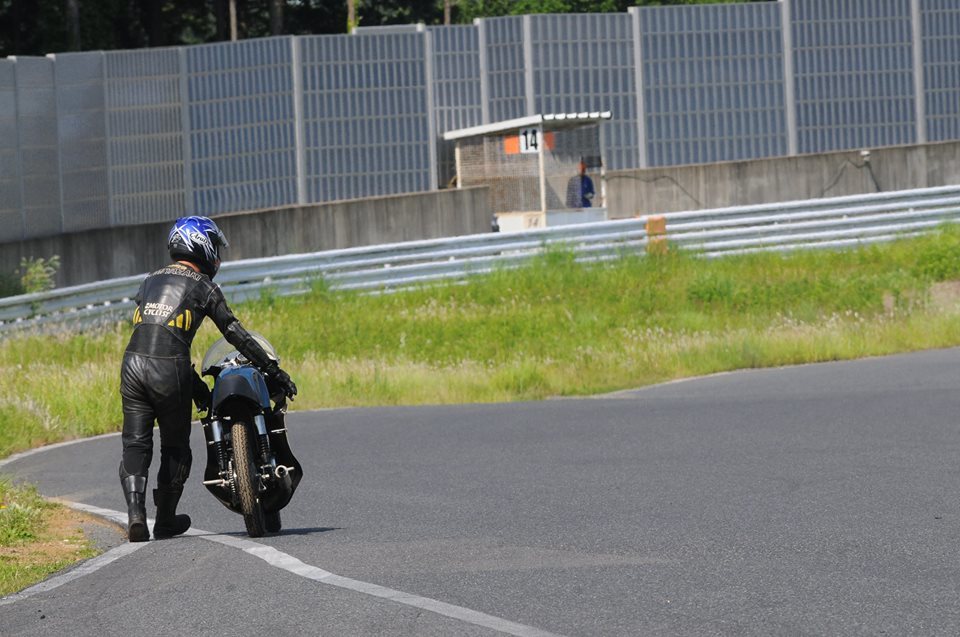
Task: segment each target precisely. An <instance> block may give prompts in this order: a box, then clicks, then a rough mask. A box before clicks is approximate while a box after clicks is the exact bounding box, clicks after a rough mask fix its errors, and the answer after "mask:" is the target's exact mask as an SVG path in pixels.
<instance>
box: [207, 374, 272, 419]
mask: <svg viewBox="0 0 960 637" xmlns="http://www.w3.org/2000/svg"><path fill="white" fill-rule="evenodd" d="M236 397H241V398H246V399H247V400H249V401H250V402H252V403H255V404H257V405H258V406H259V407H260V408H261V409H263V410H265V411H268V410H269V409H270V392H269V391H268V390H267V383H266V382H265V381H264V380H263V375H262V374H260V372H259V371H257V370H256V369H254V368H252V367H231V368H227V369H225V370H223V371H222V372H220V374H219V375H218V376H217V380H216V382H215V383H214V385H213V397H212V399H211V402H212V405H213V411H214V412H216V411H217V408H218V407H219V406H220V405H221V404H223V402H224V401H226V400H228V399H230V398H236Z"/></svg>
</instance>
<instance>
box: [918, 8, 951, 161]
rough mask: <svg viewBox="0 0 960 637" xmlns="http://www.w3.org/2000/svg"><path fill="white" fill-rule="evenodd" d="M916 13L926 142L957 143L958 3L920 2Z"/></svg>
mask: <svg viewBox="0 0 960 637" xmlns="http://www.w3.org/2000/svg"><path fill="white" fill-rule="evenodd" d="M920 11H921V16H922V18H921V24H922V33H923V49H922V56H923V84H924V87H925V89H926V93H925V96H924V97H925V99H924V103H925V106H926V108H925V115H926V118H927V139H928V140H929V141H932V142H942V141H947V140H951V139H960V116H958V112H960V3H958V2H957V1H956V0H923V2H922V3H921V4H920Z"/></svg>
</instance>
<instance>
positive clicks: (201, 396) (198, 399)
mask: <svg viewBox="0 0 960 637" xmlns="http://www.w3.org/2000/svg"><path fill="white" fill-rule="evenodd" d="M193 404H194V405H196V406H197V411H210V388H209V387H207V384H206V383H205V382H203V379H202V378H200V375H199V374H197V372H196V370H194V371H193Z"/></svg>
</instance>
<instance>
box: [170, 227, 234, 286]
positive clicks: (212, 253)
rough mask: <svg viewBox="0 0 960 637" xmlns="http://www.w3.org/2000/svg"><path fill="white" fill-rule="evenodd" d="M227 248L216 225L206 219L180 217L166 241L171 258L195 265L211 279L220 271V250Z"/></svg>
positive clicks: (224, 238)
mask: <svg viewBox="0 0 960 637" xmlns="http://www.w3.org/2000/svg"><path fill="white" fill-rule="evenodd" d="M229 246H230V244H229V243H227V238H226V237H225V236H223V232H221V230H220V228H218V227H217V224H215V223H214V222H213V220H212V219H209V218H207V217H180V218H179V219H177V221H176V223H174V224H173V228H172V229H171V230H170V237H169V238H168V239H167V249H168V250H170V257H171V258H173V259H174V260H180V259H184V260H186V261H190V262H191V263H195V264H196V265H197V266H198V267H199V268H200V271H201V272H203V273H204V274H206V275H207V276H209V277H210V278H211V279H212V278H213V277H214V275H216V273H217V270H219V269H220V248H227V247H229Z"/></svg>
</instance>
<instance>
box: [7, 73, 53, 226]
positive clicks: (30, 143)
mask: <svg viewBox="0 0 960 637" xmlns="http://www.w3.org/2000/svg"><path fill="white" fill-rule="evenodd" d="M16 84H17V131H18V141H19V147H20V179H21V191H20V192H21V203H22V206H23V222H24V235H25V236H28V237H31V236H42V235H47V234H56V233H58V232H60V231H61V226H62V224H61V213H60V210H61V208H60V204H61V200H60V156H59V152H58V148H57V96H56V89H55V86H54V75H53V60H51V59H49V58H17V64H16Z"/></svg>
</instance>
